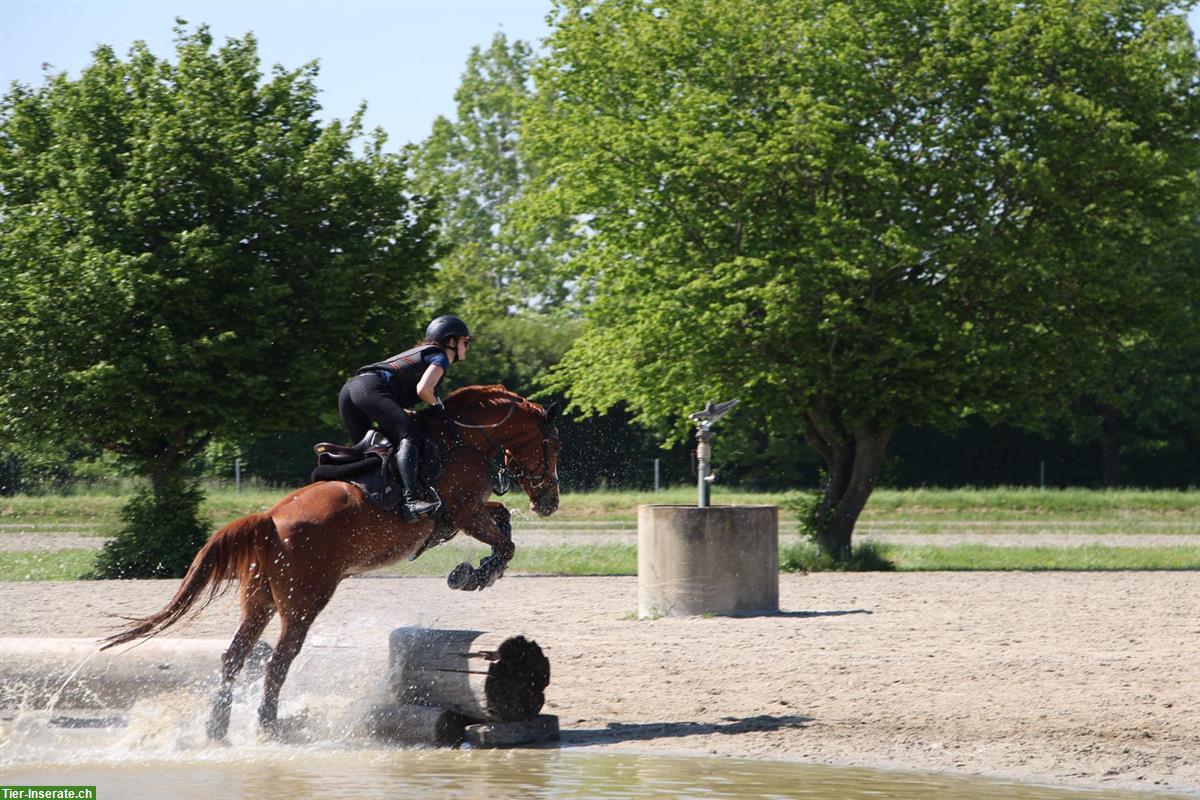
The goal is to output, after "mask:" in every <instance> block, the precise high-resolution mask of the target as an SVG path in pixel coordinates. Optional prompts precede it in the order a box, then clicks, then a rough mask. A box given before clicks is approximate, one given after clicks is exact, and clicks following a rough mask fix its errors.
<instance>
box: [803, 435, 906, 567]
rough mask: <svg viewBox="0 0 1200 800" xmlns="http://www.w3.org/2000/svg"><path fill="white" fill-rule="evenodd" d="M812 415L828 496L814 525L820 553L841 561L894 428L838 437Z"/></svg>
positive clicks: (825, 496) (847, 553)
mask: <svg viewBox="0 0 1200 800" xmlns="http://www.w3.org/2000/svg"><path fill="white" fill-rule="evenodd" d="M809 416H810V426H809V441H810V443H813V446H814V447H815V448H816V450H817V452H818V453H820V454H821V457H822V458H823V459H824V460H825V465H826V470H827V480H826V483H825V493H824V495H823V496H822V497H821V501H820V503H818V504H817V508H816V510H815V511H814V512H813V520H812V526H813V529H814V531H815V533H816V539H817V546H818V547H819V548H820V551H821V553H823V554H825V555H828V556H831V557H833V558H834V559H837V560H839V561H842V560H845V559H846V558H848V557H849V555H850V545H851V540H852V536H853V533H854V526H855V524H856V523H857V522H858V517H859V515H860V514H861V513H862V510H863V508H864V507H866V505H867V500H868V499H869V498H870V496H871V492H872V491H874V489H875V484H876V481H877V480H878V479H879V473H880V472H881V471H882V470H883V461H884V457H885V455H886V452H887V445H888V442H889V441H890V440H891V437H892V429H888V430H884V431H874V430H870V429H867V428H856V429H855V430H854V431H853V432H852V434H851V435H850V436H839V435H836V434H835V433H833V431H832V426H830V425H828V424H826V421H825V420H823V419H820V418H817V419H815V420H812V419H811V418H812V417H814V416H817V415H813V414H810V415H809ZM814 434H815V435H816V442H814V441H813V435H814Z"/></svg>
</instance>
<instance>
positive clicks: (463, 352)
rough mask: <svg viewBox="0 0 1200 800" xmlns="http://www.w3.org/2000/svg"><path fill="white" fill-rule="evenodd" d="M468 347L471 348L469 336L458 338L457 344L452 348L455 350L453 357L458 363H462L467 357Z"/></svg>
mask: <svg viewBox="0 0 1200 800" xmlns="http://www.w3.org/2000/svg"><path fill="white" fill-rule="evenodd" d="M470 346H471V337H470V336H460V337H458V344H456V345H455V346H454V349H455V355H456V356H458V360H459V361H462V360H464V359H465V358H466V357H467V348H468V347H470Z"/></svg>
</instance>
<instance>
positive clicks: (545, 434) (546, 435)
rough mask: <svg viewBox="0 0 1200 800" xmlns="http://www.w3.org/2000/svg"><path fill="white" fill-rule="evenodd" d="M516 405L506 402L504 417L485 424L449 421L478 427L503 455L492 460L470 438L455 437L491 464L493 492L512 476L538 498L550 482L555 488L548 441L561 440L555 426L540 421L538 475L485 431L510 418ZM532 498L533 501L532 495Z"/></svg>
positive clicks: (508, 485)
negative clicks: (540, 435)
mask: <svg viewBox="0 0 1200 800" xmlns="http://www.w3.org/2000/svg"><path fill="white" fill-rule="evenodd" d="M516 409H517V404H516V403H510V404H509V408H508V413H507V414H505V415H504V419H502V420H500V421H499V422H493V423H490V424H487V425H476V424H474V423H471V422H463V421H462V420H460V419H458V418H455V419H452V420H450V421H451V422H453V423H454V424H455V425H457V426H459V427H461V428H470V429H471V430H477V431H479V432H480V433H481V434H483V437H484V438H485V439H487V440H488V442H489V443H490V444H491V446H492V447H493V448H495V449H496V450H497V451H499V452H500V453H501V454H502V455H503V456H504V458H503V460H496V459H494V458H492V457H491V456H490V455H489V454H488V453H486V452H484V451H482V450H480V449H479V448H478V447H475V446H474V445H473V444H471V443H470V442H467V441H465V440H464V439H462V438H461V437H457V436H456V437H455V438H456V439H457V440H458V442H457V443H456V444H462V445H465V446H466V447H470V448H471V449H472V450H474V451H475V452H477V453H479V455H480V456H481V457H482V458H483V459H484V461H486V462H487V463H488V464H489V465H490V466H491V467H492V469H494V470H495V471H496V480H495V486H494V487H493V488H494V490H495V492H496V494H498V495H503V494H507V493H508V491H509V489H511V488H512V482H513V481H514V480H515V481H518V482H524V483H525V484H527V485H528V486H529V488H530V489H532V490H533V491H534V492H536V493H537V497H539V498H540V497H541V496H542V495H544V494H545V493H546V492H547V491H548V490H549V489H550V487H551V486H553V487H555V488H558V485H559V484H558V475H556V474H554V473H552V472H551V471H550V444H551V442H553V443H555V444H558V445H560V446H561V444H562V442H561V440H560V439H559V438H558V431H557V430H556V429H555V427H554V426H553V425H551V424H550V423H549V422H542V423H541V428H542V472H541V474H540V475H535V474H534V473H532V472H530V471H529V470H528V469H527V468H526V467H525V466H524V465H523V464H521V463H520V462H519V461H518V460H517V459H516V457H515V456H514V455H513V454H512V450H511V449H510V448H508V447H505V446H504V445H502V444H500V443H499V442H497V441H496V440H495V439H494V438H492V436H491V434H489V433H488V432H487V431H488V430H489V429H491V428H498V427H500V426H501V425H503V424H504V423H506V422H508V421H509V419H511V418H512V415H513V412H514V411H516ZM534 502H537V501H536V499H535V501H534Z"/></svg>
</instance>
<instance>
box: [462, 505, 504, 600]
mask: <svg viewBox="0 0 1200 800" xmlns="http://www.w3.org/2000/svg"><path fill="white" fill-rule="evenodd" d="M461 527H462V530H463V532H464V533H466V534H467V535H468V536H470V537H471V538H473V539H478V540H479V541H481V542H483V543H484V544H487V545H491V548H492V554H491V555H490V556H488V557H487V558H484V559H483V560H482V561H480V562H479V568H478V569H474V568H472V567H471V565H470V564H465V563H464V564H459V565H458V566H457V567H455V568H454V570H453V571H452V572H451V573H450V575H449V576H447V579H446V581H447V583H448V584H449V585H450V588H451V589H465V590H468V591H470V590H474V589H486V588H487V587H489V586H491V585H492V584H493V583H495V582H496V581H497V580H498V579H499V578H500V576H501V575H503V574H504V569H505V567H507V566H508V562H509V561H511V560H512V557H513V555H514V554H515V553H516V550H517V547H516V545H514V544H513V540H512V524H511V522H510V521H509V513H508V509H507V508H505V507H504V506H503V505H501V504H500V503H488V504H487V505H486V506H485V507H484V508H482V509H480V510H479V511H478V512H477V513H476V514H475V515H473V516H472V517H470V518H469V519H468V520H466V521H465V522H464V523H461Z"/></svg>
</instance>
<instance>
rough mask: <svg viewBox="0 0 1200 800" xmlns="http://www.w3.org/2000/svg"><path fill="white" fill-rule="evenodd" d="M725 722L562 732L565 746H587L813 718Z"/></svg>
mask: <svg viewBox="0 0 1200 800" xmlns="http://www.w3.org/2000/svg"><path fill="white" fill-rule="evenodd" d="M724 720H725V721H724V722H716V723H713V722H643V723H639V724H636V725H627V724H625V723H622V722H612V723H609V725H608V727H606V728H598V729H582V730H570V729H564V730H563V731H562V738H561V744H562V745H563V746H586V745H594V744H614V743H616V742H640V741H645V740H647V739H670V738H682V737H684V736H707V735H708V734H712V733H721V734H738V733H753V732H760V731H777V730H781V729H783V728H803V727H805V725H807V724H808V723H809V722H812V721H813V718H812V717H802V716H799V715H789V716H785V717H777V716H772V715H770V714H760V715H758V716H754V717H745V718H743V719H738V718H737V717H725V718H724Z"/></svg>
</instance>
